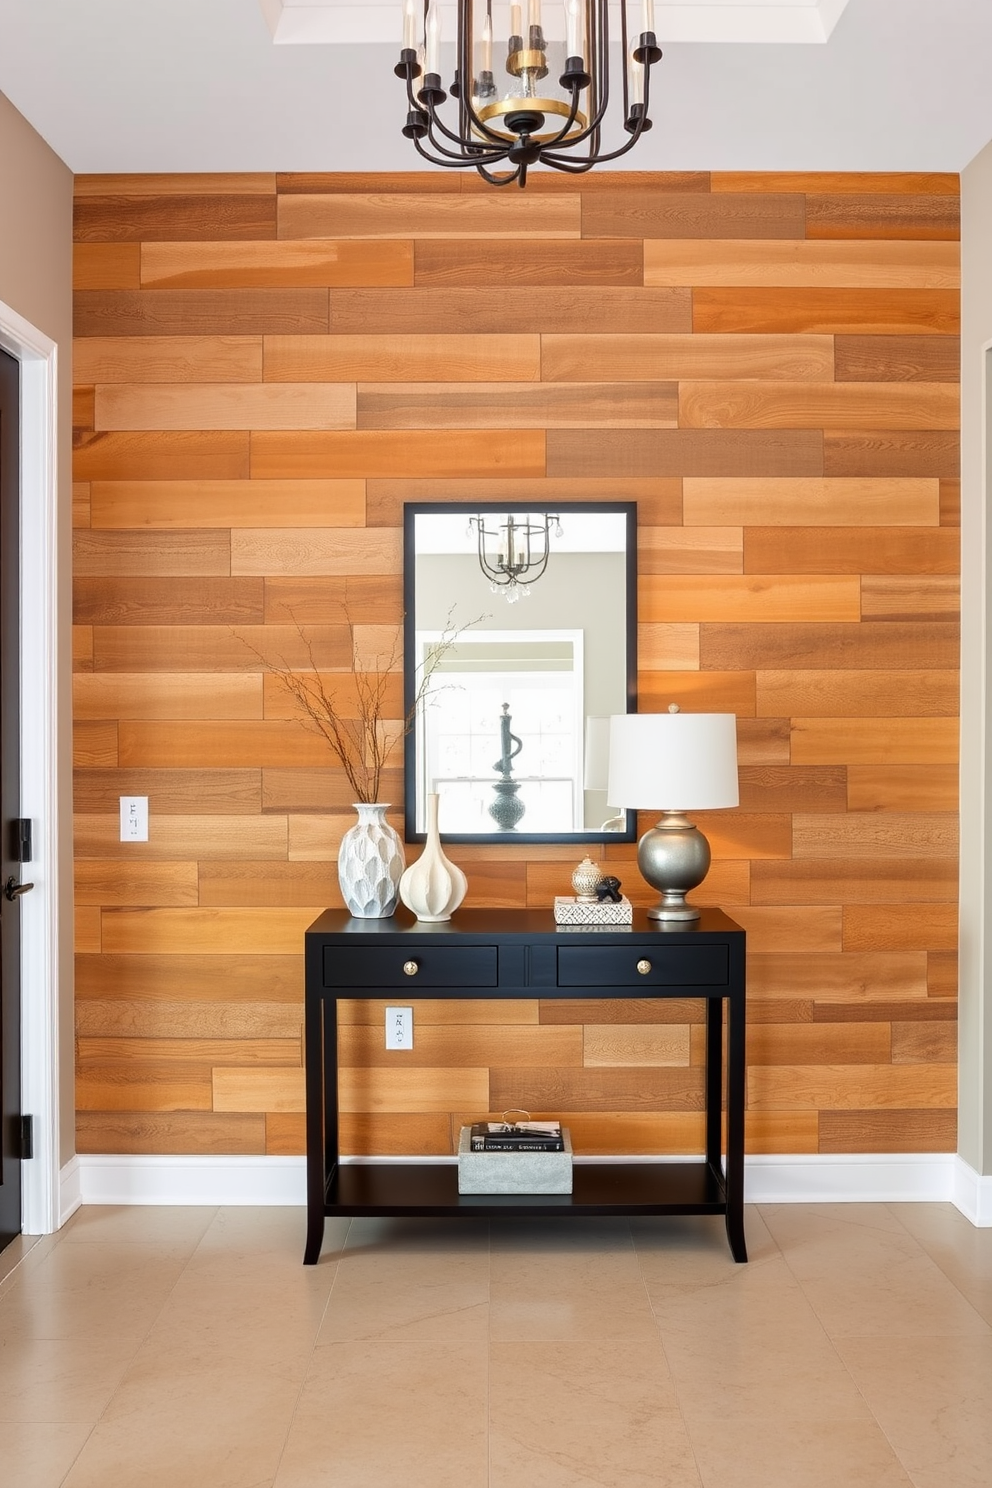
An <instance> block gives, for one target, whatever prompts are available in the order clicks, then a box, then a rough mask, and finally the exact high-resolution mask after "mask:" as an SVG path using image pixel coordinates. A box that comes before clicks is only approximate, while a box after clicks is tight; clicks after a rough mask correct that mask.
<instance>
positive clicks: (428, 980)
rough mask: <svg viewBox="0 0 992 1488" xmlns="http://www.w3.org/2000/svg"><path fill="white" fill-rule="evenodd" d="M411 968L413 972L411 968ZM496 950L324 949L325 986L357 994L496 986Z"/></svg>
mask: <svg viewBox="0 0 992 1488" xmlns="http://www.w3.org/2000/svg"><path fill="white" fill-rule="evenodd" d="M410 968H412V969H410ZM497 975H498V973H497V962H496V947H495V946H494V945H492V946H487V945H483V946H417V945H409V944H408V945H406V946H362V947H358V946H355V947H354V948H352V947H351V946H342V947H340V948H338V947H335V946H325V948H324V986H325V987H346V988H349V989H350V990H351V991H352V992H353V993H355V994H359V995H360V993H361V991H362V990H368V989H371V988H383V987H402V988H405V989H407V990H408V991H409V992H411V993H412V992H414V990H415V989H416V988H418V987H421V986H422V987H465V988H466V989H468V988H470V987H495V986H496V982H497Z"/></svg>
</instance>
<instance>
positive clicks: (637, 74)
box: [630, 54, 644, 106]
mask: <svg viewBox="0 0 992 1488" xmlns="http://www.w3.org/2000/svg"><path fill="white" fill-rule="evenodd" d="M630 102H631V105H632V106H633V105H634V104H636V103H643V102H644V64H643V63H642V62H638V60H637V58H636V57H635V56H634V55H633V54H631V58H630Z"/></svg>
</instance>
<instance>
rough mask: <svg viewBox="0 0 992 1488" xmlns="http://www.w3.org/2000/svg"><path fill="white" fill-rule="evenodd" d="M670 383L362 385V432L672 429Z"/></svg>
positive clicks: (674, 412) (675, 416)
mask: <svg viewBox="0 0 992 1488" xmlns="http://www.w3.org/2000/svg"><path fill="white" fill-rule="evenodd" d="M678 422H679V395H678V390H677V388H676V386H675V384H674V383H669V382H622V383H609V382H600V383H581V384H578V383H567V382H566V383H553V382H541V383H540V384H538V385H536V386H535V385H533V384H528V383H513V382H501V383H494V382H480V383H473V382H469V383H466V384H464V385H460V386H458V387H455V386H454V385H453V384H451V383H446V382H410V383H360V384H359V387H358V408H357V426H358V428H359V429H411V430H412V429H422V428H423V427H424V426H425V425H426V424H429V425H430V426H431V427H433V428H435V429H588V428H596V427H597V426H598V427H602V428H607V429H644V428H647V429H674V428H675V427H676V425H677V424H678Z"/></svg>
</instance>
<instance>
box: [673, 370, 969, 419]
mask: <svg viewBox="0 0 992 1488" xmlns="http://www.w3.org/2000/svg"><path fill="white" fill-rule="evenodd" d="M958 419H959V401H958V392H957V387H956V385H955V384H952V383H945V382H926V383H921V382H884V383H874V382H871V383H861V382H833V383H802V382H797V383H769V384H768V385H767V386H764V385H762V384H760V383H754V382H716V381H714V382H683V383H681V384H680V387H679V425H680V427H681V428H683V429H819V428H824V427H826V428H843V429H956V428H957V426H958Z"/></svg>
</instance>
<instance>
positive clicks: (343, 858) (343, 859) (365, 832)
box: [338, 801, 406, 920]
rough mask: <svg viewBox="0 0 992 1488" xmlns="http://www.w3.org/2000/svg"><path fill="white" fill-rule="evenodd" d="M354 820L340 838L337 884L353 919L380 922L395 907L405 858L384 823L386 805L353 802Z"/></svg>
mask: <svg viewBox="0 0 992 1488" xmlns="http://www.w3.org/2000/svg"><path fill="white" fill-rule="evenodd" d="M355 810H356V811H357V812H358V821H357V822H356V823H355V825H354V826H353V827H349V828H348V830H347V832H345V834H344V836H343V837H342V839H341V850H340V852H339V853H338V882H339V883H340V885H341V894H342V896H343V898H344V902H345V904H346V905H347V906H348V909H349V911H350V912H351V914H353V915H354V916H355V917H356V919H362V920H384V919H387V918H388V916H389V915H391V914H392V913H393V911H394V910H395V908H396V896H397V891H398V889H399V883H400V879H401V877H402V875H403V867H404V863H405V861H406V859H405V858H404V856H403V843H402V842H401V841H400V837H399V833H398V832H395V831H394V830H393V828H392V827H391V826H390V825H389V823H388V822H387V820H386V812H387V811H388V810H389V803H388V802H385V803H383V802H370V801H356V802H355Z"/></svg>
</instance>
